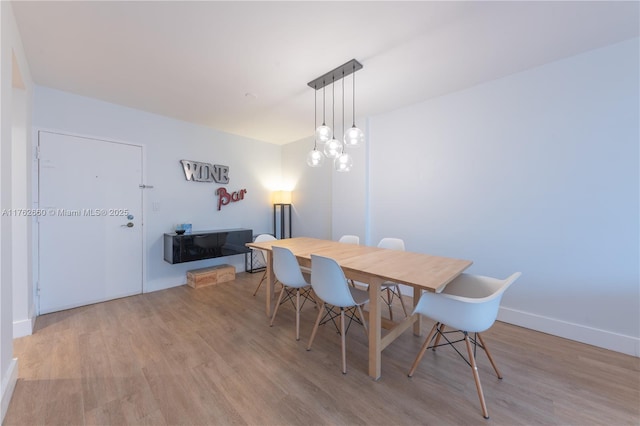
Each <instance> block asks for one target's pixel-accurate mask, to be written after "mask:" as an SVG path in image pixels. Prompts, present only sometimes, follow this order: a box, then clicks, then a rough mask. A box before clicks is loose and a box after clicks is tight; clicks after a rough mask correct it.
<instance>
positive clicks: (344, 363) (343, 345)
mask: <svg viewBox="0 0 640 426" xmlns="http://www.w3.org/2000/svg"><path fill="white" fill-rule="evenodd" d="M345 337H346V336H345V332H344V308H340V346H341V348H342V374H347V345H346V340H347V339H346V338H345Z"/></svg>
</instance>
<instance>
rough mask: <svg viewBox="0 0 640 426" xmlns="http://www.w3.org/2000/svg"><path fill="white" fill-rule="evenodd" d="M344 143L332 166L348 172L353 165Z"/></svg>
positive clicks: (337, 169) (339, 170) (338, 170)
mask: <svg viewBox="0 0 640 426" xmlns="http://www.w3.org/2000/svg"><path fill="white" fill-rule="evenodd" d="M342 74H343V76H342V133H343V134H344V71H343V72H342ZM346 148H347V147H346V145H345V146H343V148H342V154H340V155H338V157H336V159H335V160H334V161H333V167H334V168H335V169H336V171H337V172H348V171H350V170H351V167H353V158H351V155H349V153H348V152H347V151H346Z"/></svg>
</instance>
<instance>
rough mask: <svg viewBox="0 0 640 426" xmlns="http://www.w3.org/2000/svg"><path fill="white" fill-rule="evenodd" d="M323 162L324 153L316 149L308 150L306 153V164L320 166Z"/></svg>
mask: <svg viewBox="0 0 640 426" xmlns="http://www.w3.org/2000/svg"><path fill="white" fill-rule="evenodd" d="M323 163H324V155H322V153H321V152H320V151H318V150H316V149H313V150H312V151H309V153H308V154H307V164H308V165H309V166H310V167H320V166H322V164H323Z"/></svg>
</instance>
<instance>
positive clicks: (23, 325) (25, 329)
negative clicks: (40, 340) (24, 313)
mask: <svg viewBox="0 0 640 426" xmlns="http://www.w3.org/2000/svg"><path fill="white" fill-rule="evenodd" d="M35 321H36V319H35V318H28V319H25V320H20V321H14V322H13V338H14V339H17V338H18V337H24V336H31V334H32V333H33V327H34V325H35Z"/></svg>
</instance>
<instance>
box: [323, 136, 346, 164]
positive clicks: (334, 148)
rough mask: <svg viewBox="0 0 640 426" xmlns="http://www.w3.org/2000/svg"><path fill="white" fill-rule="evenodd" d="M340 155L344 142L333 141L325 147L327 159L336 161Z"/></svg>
mask: <svg viewBox="0 0 640 426" xmlns="http://www.w3.org/2000/svg"><path fill="white" fill-rule="evenodd" d="M340 154H342V142H340V141H339V140H338V139H335V138H334V139H331V140H330V141H329V142H327V143H326V144H325V145H324V155H326V156H327V158H331V159H334V158H336V157H338V156H339V155H340Z"/></svg>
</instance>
